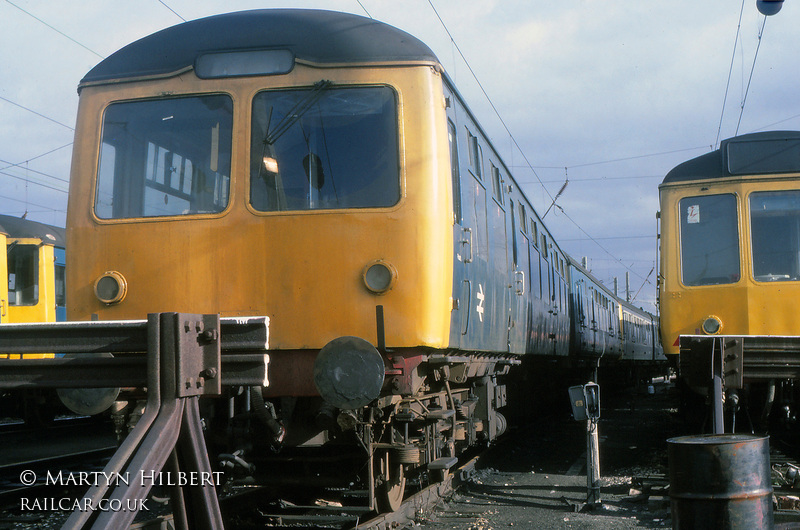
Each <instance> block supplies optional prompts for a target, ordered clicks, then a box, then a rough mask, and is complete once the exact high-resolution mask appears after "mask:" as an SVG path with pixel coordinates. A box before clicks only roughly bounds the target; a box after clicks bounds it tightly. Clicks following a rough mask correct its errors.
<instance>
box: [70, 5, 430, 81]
mask: <svg viewBox="0 0 800 530" xmlns="http://www.w3.org/2000/svg"><path fill="white" fill-rule="evenodd" d="M262 49H289V50H291V51H292V52H293V53H294V55H295V57H296V58H297V59H302V60H306V61H310V62H313V63H317V64H334V63H363V62H396V61H401V62H437V63H438V59H437V58H436V56H435V55H434V53H433V52H432V51H431V50H430V48H428V46H426V45H425V44H424V43H422V41H420V40H419V39H417V38H416V37H412V36H411V35H409V34H408V33H406V32H404V31H402V30H399V29H397V28H395V27H393V26H390V25H388V24H384V23H383V22H378V21H376V20H372V19H369V18H365V17H362V16H358V15H352V14H347V13H338V12H334V11H322V10H314V9H261V10H254V11H240V12H236V13H228V14H224V15H215V16H211V17H207V18H201V19H198V20H192V21H190V22H186V23H183V24H178V25H177V26H173V27H171V28H167V29H164V30H161V31H159V32H157V33H153V34H152V35H149V36H147V37H144V38H142V39H139V40H137V41H135V42H133V43H131V44H129V45H127V46H125V47H124V48H122V49H120V50H119V51H117V52H115V53H113V54H112V55H111V56H109V57H108V58H106V59H104V60H103V61H102V62H100V63H99V64H98V65H97V66H95V67H94V68H92V69H91V70H90V71H89V73H88V74H86V76H85V77H84V78H83V79H82V80H81V84H84V83H94V82H102V81H108V80H113V79H125V78H133V77H144V76H155V75H166V74H170V73H173V72H177V71H180V70H183V69H185V68H186V67H190V66H193V65H194V62H195V59H196V58H197V56H198V55H201V54H204V53H209V52H221V51H233V50H236V51H242V50H262Z"/></svg>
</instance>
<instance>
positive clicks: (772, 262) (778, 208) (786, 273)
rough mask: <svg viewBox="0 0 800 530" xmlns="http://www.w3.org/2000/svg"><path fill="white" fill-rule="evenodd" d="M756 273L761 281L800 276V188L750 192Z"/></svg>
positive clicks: (757, 278) (790, 278) (781, 279)
mask: <svg viewBox="0 0 800 530" xmlns="http://www.w3.org/2000/svg"><path fill="white" fill-rule="evenodd" d="M750 238H751V244H752V247H753V277H754V278H755V280H756V281H759V282H775V281H797V280H799V279H800V191H798V190H786V191H769V192H757V193H753V194H751V195H750Z"/></svg>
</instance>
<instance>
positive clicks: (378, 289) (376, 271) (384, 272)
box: [362, 260, 397, 294]
mask: <svg viewBox="0 0 800 530" xmlns="http://www.w3.org/2000/svg"><path fill="white" fill-rule="evenodd" d="M362 277H363V279H364V285H366V286H367V289H369V290H370V291H372V292H373V293H375V294H384V293H386V292H387V291H389V289H391V288H392V287H393V286H394V282H395V281H396V280H397V271H396V270H395V268H394V267H392V266H391V265H390V264H389V263H386V262H385V261H381V260H378V261H374V262H372V263H369V264H367V266H366V267H364V272H363V273H362Z"/></svg>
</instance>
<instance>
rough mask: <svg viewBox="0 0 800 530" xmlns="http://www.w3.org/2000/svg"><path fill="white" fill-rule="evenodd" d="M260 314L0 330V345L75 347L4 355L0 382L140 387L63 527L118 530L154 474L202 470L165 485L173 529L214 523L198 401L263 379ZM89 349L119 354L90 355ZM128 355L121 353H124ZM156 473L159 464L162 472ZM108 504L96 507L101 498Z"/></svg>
mask: <svg viewBox="0 0 800 530" xmlns="http://www.w3.org/2000/svg"><path fill="white" fill-rule="evenodd" d="M267 339H268V319H267V318H266V317H256V318H247V319H220V318H219V316H218V315H192V314H183V313H157V314H151V315H149V316H148V319H147V321H126V322H71V323H58V324H31V325H9V326H3V327H2V328H0V351H6V352H8V353H31V352H42V351H57V352H65V353H83V354H84V355H79V356H77V357H74V358H57V359H32V360H19V361H10V360H9V361H7V362H6V363H4V366H5V369H4V370H3V372H2V373H0V388H6V389H7V388H33V387H51V388H62V387H95V388H103V387H108V386H112V387H113V386H138V385H142V386H145V385H146V387H147V389H148V391H147V406H146V408H145V413H144V415H143V416H142V417H141V419H140V420H139V422H138V423H137V424H136V427H135V428H134V429H133V431H131V433H130V434H129V435H128V436H127V438H125V440H124V441H123V443H122V445H121V446H120V447H119V449H118V450H117V452H116V453H115V455H114V457H113V458H112V459H111V461H110V462H109V463H108V465H107V466H106V468H105V469H104V470H103V473H104V475H103V476H105V477H114V476H123V477H126V480H120V481H113V480H107V481H100V482H105V483H100V484H96V485H94V486H92V487H91V488H90V489H89V491H88V492H87V493H86V496H85V497H84V499H83V502H82V503H81V506H89V507H91V508H92V509H89V510H84V511H80V510H76V511H74V512H73V513H72V515H71V516H70V517H69V519H68V520H67V522H66V523H65V525H64V527H63V528H69V529H79V528H92V529H95V530H96V529H105V528H125V527H127V526H129V525H130V524H131V522H132V521H133V519H134V517H135V516H136V513H137V511H138V509H137V508H138V507H139V506H141V505H142V504H141V503H143V502H144V500H145V499H146V498H147V495H148V493H149V492H150V489H151V488H152V486H153V485H154V482H155V480H154V476H155V475H157V474H160V473H162V472H168V473H172V474H174V476H176V477H177V476H189V477H195V478H197V477H204V478H205V480H201V481H197V480H191V481H189V480H187V481H178V483H180V482H185V483H186V484H185V485H183V486H181V485H175V486H174V487H172V490H171V504H172V510H173V517H174V521H175V527H176V528H180V529H189V528H192V529H196V528H199V529H221V528H223V524H222V515H221V512H220V508H219V502H218V500H217V495H216V490H215V487H214V480H213V477H214V475H213V473H212V470H211V464H210V462H209V459H208V455H207V452H206V448H205V442H204V440H203V434H202V425H201V419H200V412H199V404H198V402H199V398H200V397H202V396H214V395H219V394H221V392H222V386H223V385H247V386H267V385H268V380H267V365H268V362H269V356H268V355H267V354H266V348H267ZM91 353H112V354H118V355H119V354H122V355H120V356H119V357H114V358H106V357H95V356H92V355H90V354H91ZM129 354H130V355H129ZM162 470H163V471H162ZM148 479H149V480H148ZM103 501H105V502H106V505H107V506H112V507H119V508H120V509H118V510H99V509H97V507H98V506H99V505H100V504H101V503H102V502H103Z"/></svg>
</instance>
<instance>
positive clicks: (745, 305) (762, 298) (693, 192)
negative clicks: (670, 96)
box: [659, 131, 800, 428]
mask: <svg viewBox="0 0 800 530" xmlns="http://www.w3.org/2000/svg"><path fill="white" fill-rule="evenodd" d="M798 176H800V133H798V132H795V131H769V132H760V133H753V134H746V135H742V136H737V137H734V138H729V139H727V140H724V141H723V142H721V144H720V147H719V149H717V150H714V151H712V152H710V153H707V154H704V155H702V156H699V157H697V158H694V159H691V160H688V161H686V162H684V163H682V164H680V165H678V166H676V167H675V168H674V169H672V170H671V171H670V172H669V173H668V174H667V175H666V177H665V178H664V181H663V182H662V183H661V185H660V186H659V193H660V202H661V214H660V215H661V232H662V238H661V248H660V251H661V274H660V278H659V280H660V281H659V302H660V308H661V335H662V341H663V344H664V348H665V350H666V352H667V354H668V356H669V357H670V358H671V360H672V361H673V363H674V364H676V365H677V364H678V361H677V359H678V355H679V354H680V365H681V370H682V371H683V372H684V375H685V376H686V377H687V378H691V379H692V380H693V385H694V386H696V387H701V388H706V387H711V383H710V381H709V380H708V378H705V379H701V380H700V381H697V380H696V378H695V377H693V374H694V373H695V372H697V373H699V374H703V373H704V374H709V373H712V372H711V368H710V367H711V361H710V360H708V361H704V362H703V363H702V364H703V366H698V367H697V369H695V368H693V366H694V362H691V359H693V358H698V357H697V356H698V355H700V354H699V353H698V354H697V355H696V354H695V353H693V352H692V350H693V348H692V347H691V343H692V342H694V343H697V344H700V343H702V344H708V345H710V346H708V347H705V349H706V350H714V351H719V349H720V347H722V348H725V347H733V346H734V345H735V344H736V340H737V338H738V339H741V340H739V342H738V347H739V352H738V354H737V353H735V351H734V350H731V352H730V353H729V354H726V355H723V359H724V362H725V363H728V362H729V361H733V360H736V361H737V362H738V363H740V364H739V365H738V366H725V368H724V371H725V372H726V373H737V374H739V376H738V377H737V378H734V379H733V380H732V379H730V378H728V377H727V376H726V377H725V383H726V390H727V391H729V393H730V391H733V393H734V394H735V393H737V392H738V391H739V390H740V389H741V388H747V389H751V390H752V389H755V390H756V394H758V395H759V396H760V397H759V400H760V401H759V403H758V404H757V405H756V404H753V406H754V407H756V408H758V409H759V410H758V412H757V413H755V414H753V415H752V416H753V418H758V417H760V416H761V411H762V410H769V408H770V407H772V405H773V402H777V403H782V407H781V408H782V410H783V413H782V415H783V416H784V418H785V419H787V420H791V418H792V417H793V415H794V412H793V411H794V410H796V403H797V398H796V397H795V396H794V390H793V387H794V383H793V381H794V380H796V379H797V377H798V376H800V361H798V356H797V351H798V350H800V347H798V339H797V336H798V335H800V317H799V316H798V315H799V314H800V313H798V296H799V295H800V283H799V281H800V224H799V222H798V221H800V185H798ZM681 336H684V337H686V339H680V337H681ZM691 337H694V338H691ZM742 345H743V350H742ZM703 355H705V354H703ZM720 366H721V364H720ZM776 392H777V393H776ZM734 402H738V397H737V399H729V400H728V403H734ZM760 427H761V428H765V426H764V425H761V426H760Z"/></svg>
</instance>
